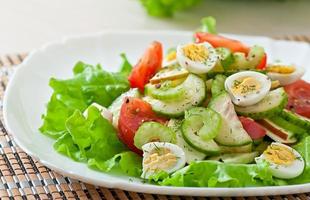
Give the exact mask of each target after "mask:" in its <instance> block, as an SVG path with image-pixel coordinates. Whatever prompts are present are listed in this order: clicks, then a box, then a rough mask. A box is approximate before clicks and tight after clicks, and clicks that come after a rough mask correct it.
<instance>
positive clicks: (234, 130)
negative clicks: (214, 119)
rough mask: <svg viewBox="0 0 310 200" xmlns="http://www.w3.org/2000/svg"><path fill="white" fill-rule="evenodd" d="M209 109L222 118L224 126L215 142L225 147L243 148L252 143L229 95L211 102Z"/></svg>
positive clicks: (219, 96) (221, 96)
mask: <svg viewBox="0 0 310 200" xmlns="http://www.w3.org/2000/svg"><path fill="white" fill-rule="evenodd" d="M209 108H211V109H213V110H214V111H216V112H217V113H219V114H220V115H221V116H222V126H221V130H220V131H219V133H218V135H217V136H216V137H215V141H216V142H217V143H218V144H220V145H224V146H243V145H246V144H249V143H252V139H251V137H250V136H249V135H248V133H247V132H246V131H245V130H244V129H243V127H242V124H241V122H240V121H239V119H238V116H237V114H236V112H235V110H234V105H233V104H232V102H231V99H230V97H229V95H228V94H227V93H226V92H225V93H223V94H220V95H218V96H217V97H215V98H214V99H212V100H211V102H210V104H209Z"/></svg>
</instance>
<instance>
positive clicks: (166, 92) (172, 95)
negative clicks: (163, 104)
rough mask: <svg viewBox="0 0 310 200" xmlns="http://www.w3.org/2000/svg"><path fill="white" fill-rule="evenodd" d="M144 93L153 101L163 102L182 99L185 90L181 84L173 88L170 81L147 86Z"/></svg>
mask: <svg viewBox="0 0 310 200" xmlns="http://www.w3.org/2000/svg"><path fill="white" fill-rule="evenodd" d="M144 92H145V94H146V95H149V96H151V97H153V98H155V99H159V100H163V101H178V100H181V99H183V98H184V96H185V92H186V91H185V89H184V88H183V86H182V84H181V85H177V86H176V87H173V86H172V84H171V81H165V82H163V83H158V84H155V85H154V84H150V83H149V84H147V85H146V86H145V89H144Z"/></svg>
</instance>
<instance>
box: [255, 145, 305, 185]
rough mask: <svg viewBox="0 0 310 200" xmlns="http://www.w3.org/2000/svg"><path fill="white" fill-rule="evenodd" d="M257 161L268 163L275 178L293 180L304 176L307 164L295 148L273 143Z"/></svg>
mask: <svg viewBox="0 0 310 200" xmlns="http://www.w3.org/2000/svg"><path fill="white" fill-rule="evenodd" d="M255 161H256V162H257V163H258V162H262V161H266V162H267V163H269V168H270V170H271V173H272V175H273V176H274V177H277V178H283V179H291V178H295V177H297V176H299V175H300V174H302V172H303V170H304V167H305V163H304V160H303V158H302V157H301V155H300V154H299V153H298V152H297V151H296V150H295V149H293V148H291V147H289V146H287V145H285V144H281V143H277V142H273V143H271V145H269V146H268V147H267V149H266V150H265V151H264V152H263V154H262V155H261V156H259V157H257V158H255Z"/></svg>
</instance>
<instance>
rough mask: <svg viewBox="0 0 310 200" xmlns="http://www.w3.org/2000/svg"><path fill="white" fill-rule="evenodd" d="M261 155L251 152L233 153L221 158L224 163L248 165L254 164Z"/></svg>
mask: <svg viewBox="0 0 310 200" xmlns="http://www.w3.org/2000/svg"><path fill="white" fill-rule="evenodd" d="M258 155H259V153H258V152H256V151H255V152H250V153H231V154H224V155H222V156H221V160H222V161H223V162H224V163H230V164H248V163H252V162H254V159H255V157H257V156H258Z"/></svg>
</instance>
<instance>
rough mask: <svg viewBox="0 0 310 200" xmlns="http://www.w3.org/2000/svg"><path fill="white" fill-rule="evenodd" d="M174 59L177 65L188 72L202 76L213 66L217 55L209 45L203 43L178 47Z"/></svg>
mask: <svg viewBox="0 0 310 200" xmlns="http://www.w3.org/2000/svg"><path fill="white" fill-rule="evenodd" d="M176 58H177V61H178V62H179V64H180V65H181V66H182V67H184V68H186V69H187V70H188V71H189V72H192V73H195V74H203V73H207V72H208V71H210V70H211V69H212V68H213V67H214V66H215V64H216V62H217V60H218V55H217V53H216V51H215V49H214V48H213V47H212V46H211V44H209V43H207V42H203V43H199V44H196V43H189V44H185V45H179V46H178V47H177V54H176Z"/></svg>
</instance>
